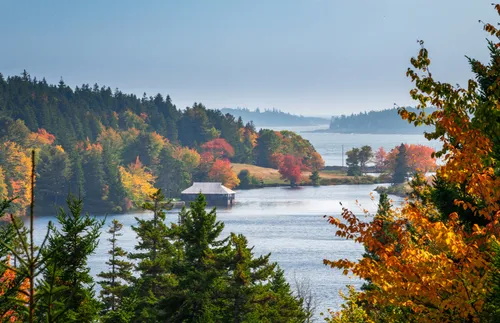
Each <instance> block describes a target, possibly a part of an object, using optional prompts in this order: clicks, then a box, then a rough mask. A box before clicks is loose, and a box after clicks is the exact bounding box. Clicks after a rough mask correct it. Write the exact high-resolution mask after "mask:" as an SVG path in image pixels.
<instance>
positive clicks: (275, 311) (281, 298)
mask: <svg viewBox="0 0 500 323" xmlns="http://www.w3.org/2000/svg"><path fill="white" fill-rule="evenodd" d="M268 288H269V291H268V292H269V294H268V297H269V300H268V301H267V302H266V303H265V304H264V305H263V307H264V308H263V309H262V311H261V312H262V314H261V315H262V316H261V318H260V319H259V321H265V322H297V323H298V322H304V321H305V320H306V318H307V316H308V314H307V313H306V312H305V311H304V309H303V307H302V302H303V300H302V299H299V298H297V297H295V296H294V295H293V292H292V289H291V288H290V284H289V283H288V282H287V281H286V279H285V273H284V271H283V269H281V268H280V267H279V266H277V267H276V269H275V270H274V272H273V274H272V276H271V280H270V282H269V285H268Z"/></svg>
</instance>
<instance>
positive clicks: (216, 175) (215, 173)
mask: <svg viewBox="0 0 500 323" xmlns="http://www.w3.org/2000/svg"><path fill="white" fill-rule="evenodd" d="M208 178H209V179H210V180H211V181H216V182H221V183H222V184H223V185H224V186H227V187H228V188H234V187H236V186H238V184H240V180H239V178H238V175H236V173H235V172H234V171H233V169H232V167H231V163H230V162H229V160H227V159H217V160H216V161H215V162H214V163H213V165H212V168H211V169H210V171H209V172H208Z"/></svg>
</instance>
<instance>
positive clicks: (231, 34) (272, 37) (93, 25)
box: [0, 0, 499, 116]
mask: <svg viewBox="0 0 500 323" xmlns="http://www.w3.org/2000/svg"><path fill="white" fill-rule="evenodd" d="M491 2H492V1H491V0H356V1H351V0H252V1H243V0H212V1H207V0H197V1H196V0H182V1H173V0H157V1H155V0H148V1H137V0H121V1H118V0H114V1H111V0H109V1H91V0H88V1H53V0H45V1H34V0H31V1H29V0H27V1H10V0H0V30H1V35H2V36H1V38H0V73H2V74H3V75H4V76H9V75H19V74H21V72H22V71H23V70H27V71H28V72H29V73H30V74H31V75H32V76H36V77H37V78H38V79H41V78H42V77H45V78H46V80H47V81H48V82H51V83H57V82H59V80H60V79H61V78H62V79H63V80H64V82H65V83H66V84H68V85H70V86H72V87H74V86H76V85H81V84H84V83H88V84H91V85H93V84H94V83H98V84H99V85H106V86H110V87H111V88H112V89H115V88H119V89H120V90H121V91H122V92H126V93H135V94H137V95H139V96H142V93H144V92H146V93H147V94H148V95H155V94H156V93H161V94H162V95H167V94H168V95H170V97H171V98H172V101H173V103H174V104H176V105H177V107H178V108H184V107H186V106H191V105H192V104H193V103H194V102H201V103H203V104H204V105H205V106H207V107H208V108H213V109H217V108H224V107H228V108H234V107H245V108H249V109H255V108H257V107H258V108H260V109H266V108H268V109H270V108H277V109H281V110H283V111H286V112H291V113H296V114H303V115H325V116H331V115H340V114H350V113H355V112H360V111H369V110H381V109H387V108H392V107H393V106H394V104H395V103H396V104H397V105H400V106H405V105H412V104H414V103H413V102H412V101H411V99H410V96H409V94H408V92H409V90H410V89H411V88H412V84H411V82H410V81H409V80H408V79H407V77H406V76H405V73H406V70H407V68H408V67H409V66H410V64H409V61H410V58H411V57H412V56H415V55H416V54H417V53H418V50H419V45H418V44H417V40H418V39H422V40H424V41H425V44H426V47H427V48H428V50H429V53H430V58H431V60H432V66H431V70H432V72H433V75H434V76H435V77H436V78H437V79H440V80H442V81H445V82H450V83H453V84H462V85H465V84H466V82H467V79H468V78H470V77H472V75H471V72H470V68H469V66H468V63H467V60H466V58H465V55H467V56H470V57H474V58H478V59H480V60H482V61H485V60H487V58H488V51H487V47H486V40H485V38H486V36H487V35H486V33H485V32H484V31H483V30H482V24H481V23H479V20H480V19H481V20H483V21H486V22H492V23H496V22H497V21H498V20H499V19H498V18H499V17H498V16H497V14H496V11H495V10H494V9H493V7H492V6H491Z"/></svg>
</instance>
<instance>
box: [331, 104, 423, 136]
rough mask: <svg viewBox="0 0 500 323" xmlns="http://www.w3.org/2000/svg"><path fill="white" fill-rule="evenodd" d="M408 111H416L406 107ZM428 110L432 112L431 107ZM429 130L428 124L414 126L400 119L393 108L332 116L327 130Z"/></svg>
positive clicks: (376, 131)
mask: <svg viewBox="0 0 500 323" xmlns="http://www.w3.org/2000/svg"><path fill="white" fill-rule="evenodd" d="M408 111H416V109H414V108H408ZM428 111H429V112H432V110H431V109H428ZM430 130H431V128H430V127H428V126H420V127H415V126H414V125H411V124H409V123H408V122H407V121H406V120H403V119H401V116H400V115H399V114H398V109H397V108H393V109H387V110H382V111H370V112H362V113H358V114H351V115H350V116H346V115H342V116H340V117H333V118H332V120H331V122H330V129H329V130H328V132H336V133H394V134H396V133H401V134H413V133H423V132H424V131H430Z"/></svg>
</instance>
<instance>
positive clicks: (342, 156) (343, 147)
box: [342, 145, 344, 168]
mask: <svg viewBox="0 0 500 323" xmlns="http://www.w3.org/2000/svg"><path fill="white" fill-rule="evenodd" d="M342 168H344V145H342Z"/></svg>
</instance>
